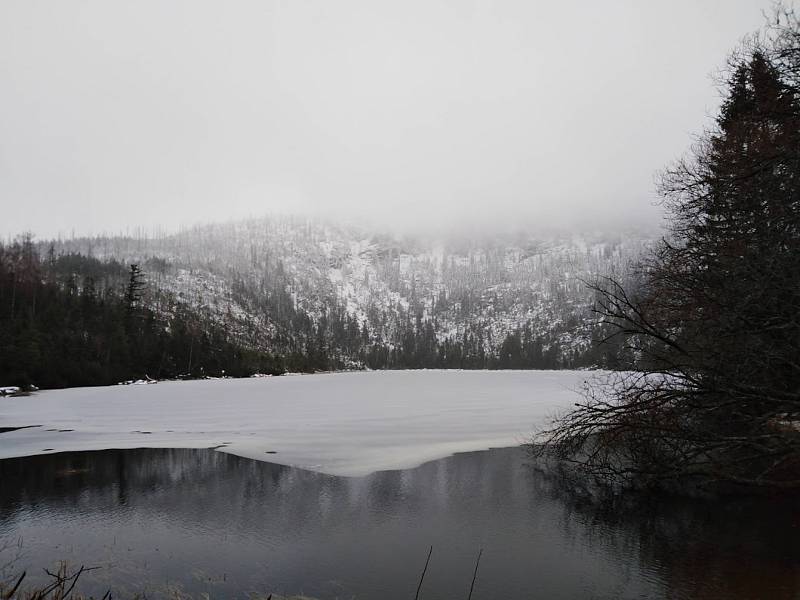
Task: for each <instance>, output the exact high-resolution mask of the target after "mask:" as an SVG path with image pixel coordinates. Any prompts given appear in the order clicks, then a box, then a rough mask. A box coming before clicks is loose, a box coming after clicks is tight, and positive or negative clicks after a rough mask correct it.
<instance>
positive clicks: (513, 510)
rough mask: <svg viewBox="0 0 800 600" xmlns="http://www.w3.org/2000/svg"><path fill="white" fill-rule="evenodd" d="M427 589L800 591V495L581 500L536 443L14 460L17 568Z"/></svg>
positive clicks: (392, 591) (191, 586)
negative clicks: (420, 454)
mask: <svg viewBox="0 0 800 600" xmlns="http://www.w3.org/2000/svg"><path fill="white" fill-rule="evenodd" d="M429 545H433V556H432V558H431V563H430V567H429V569H428V573H427V575H426V576H425V581H424V584H423V589H422V594H421V598H425V599H428V600H434V599H444V598H447V599H449V598H466V597H467V594H468V591H469V585H470V580H471V578H472V570H473V568H474V565H475V558H476V555H477V554H478V550H479V549H480V548H483V558H482V559H481V563H480V569H479V572H478V578H477V581H476V584H475V591H474V593H473V596H472V597H473V598H474V599H476V600H477V599H482V598H542V599H558V598H675V599H681V598H687V599H688V598H692V599H694V598H701V599H702V598H713V599H728V598H764V599H775V600H780V599H783V598H800V511H798V510H797V508H796V507H795V505H794V504H792V503H788V502H777V501H770V500H769V499H766V500H764V499H762V500H747V501H744V500H737V501H733V500H726V501H716V502H710V501H688V500H676V499H663V500H660V501H659V502H657V503H650V504H648V505H646V506H644V507H640V508H636V509H634V508H632V507H631V506H625V505H617V506H605V507H600V506H597V505H594V504H588V503H586V504H581V503H578V502H576V501H575V500H574V497H572V496H570V495H568V494H566V493H564V492H562V491H560V490H559V488H558V487H557V485H556V484H555V483H553V482H552V481H551V480H548V479H547V478H545V477H544V476H542V475H541V474H539V473H537V472H536V471H534V470H532V469H531V467H530V465H528V464H527V460H526V454H525V451H524V450H522V449H500V450H491V451H488V452H473V453H467V454H459V455H456V456H453V457H450V458H446V459H443V460H439V461H435V462H431V463H427V464H425V465H422V466H421V467H418V468H416V469H409V470H405V471H387V472H381V473H376V474H373V475H371V476H368V477H365V478H340V477H332V476H327V475H321V474H317V473H312V472H308V471H303V470H298V469H293V468H289V467H284V466H278V465H273V464H269V463H263V462H256V461H252V460H248V459H244V458H238V457H236V456H231V455H228V454H223V453H219V452H215V451H211V450H153V449H147V450H122V451H119V450H106V451H98V452H80V453H63V454H53V455H49V456H36V457H31V458H22V459H8V460H3V461H0V547H1V546H6V548H5V550H3V551H2V552H0V566H2V565H4V564H5V563H7V562H8V561H9V560H13V561H14V562H13V564H12V565H11V567H8V568H7V569H6V571H7V572H6V575H9V573H10V572H17V573H18V572H20V571H21V570H23V569H27V570H28V572H29V574H30V575H31V576H35V577H43V576H42V575H38V574H39V573H41V572H42V571H41V569H42V567H44V566H48V567H49V566H51V565H53V564H54V563H55V562H56V561H58V560H60V559H67V560H69V561H70V563H71V564H75V565H80V564H85V565H87V566H89V565H91V566H100V567H102V568H101V569H98V570H95V571H92V572H90V573H87V574H86V575H84V576H83V577H82V579H81V583H82V587H81V589H82V591H84V592H92V593H98V592H99V593H102V592H103V591H105V590H106V589H107V588H110V589H112V590H113V591H114V592H115V595H116V596H117V597H119V596H120V595H125V594H134V593H137V592H138V593H142V592H144V593H146V595H147V597H148V598H155V597H159V596H162V595H168V594H171V593H172V594H174V593H175V591H176V590H178V591H182V592H186V593H191V594H193V595H195V596H199V595H200V594H202V593H208V594H209V595H210V597H212V598H233V597H242V598H245V597H248V594H249V593H254V592H257V593H261V594H267V593H270V592H273V593H278V594H287V595H289V594H301V593H302V594H305V595H307V596H311V597H315V598H325V599H327V598H378V599H381V600H391V599H394V598H404V599H410V598H413V597H414V592H415V590H416V586H417V583H418V580H419V575H420V572H421V570H422V567H423V564H424V562H425V556H426V554H427V551H428V546H429Z"/></svg>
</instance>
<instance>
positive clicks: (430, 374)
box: [0, 371, 592, 476]
mask: <svg viewBox="0 0 800 600" xmlns="http://www.w3.org/2000/svg"><path fill="white" fill-rule="evenodd" d="M590 377H592V373H590V372H585V371H489V372H487V371H381V372H358V373H333V374H320V375H308V376H300V377H271V378H252V379H227V380H211V381H209V380H206V381H186V382H162V383H160V384H159V385H141V386H138V385H130V386H112V387H97V388H73V389H68V390H53V391H45V392H39V393H37V394H34V395H31V396H27V397H15V398H0V427H22V426H29V425H39V427H32V428H28V429H20V430H17V431H11V432H7V433H3V434H0V458H10V457H16V456H30V455H34V454H42V453H45V452H61V451H75V450H100V449H107V448H142V447H147V448H203V447H215V446H221V447H220V448H219V450H222V451H225V452H230V453H232V454H237V455H240V456H245V457H249V458H254V459H259V460H265V461H269V462H276V463H280V464H286V465H293V466H297V467H302V468H306V469H311V470H316V471H320V472H324V473H329V474H333V475H346V476H360V475H366V474H368V473H371V472H373V471H378V470H386V469H400V468H410V467H414V466H416V465H419V464H421V463H423V462H426V461H428V460H434V459H437V458H442V457H445V456H448V455H450V454H452V453H454V452H463V451H471V450H482V449H487V448H491V447H503V446H513V445H517V444H520V443H523V442H525V441H527V440H529V439H530V437H531V435H532V433H533V431H534V430H535V429H536V428H537V427H540V426H542V425H544V424H545V423H546V421H547V418H548V417H550V416H552V415H553V414H555V413H556V412H558V411H560V410H563V409H565V408H568V407H570V406H571V405H572V404H573V403H574V402H575V401H577V400H578V395H577V391H578V390H579V389H580V388H581V386H582V383H583V382H584V381H585V380H586V379H588V378H590ZM66 430H68V431H66Z"/></svg>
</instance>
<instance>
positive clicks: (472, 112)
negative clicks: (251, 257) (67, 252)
mask: <svg viewBox="0 0 800 600" xmlns="http://www.w3.org/2000/svg"><path fill="white" fill-rule="evenodd" d="M770 6H771V2H770V1H769V0H763V1H762V0H703V1H699V0H680V1H673V2H663V1H662V2H641V1H640V0H627V1H626V0H617V1H609V2H590V1H582V2H570V3H567V2H556V1H554V0H551V1H548V2H544V1H534V0H504V1H497V2H487V1H483V0H472V1H466V0H459V1H443V0H403V1H402V2H399V1H398V2H391V3H390V2H375V1H374V0H340V1H338V2H327V1H292V2H288V1H280V0H273V1H262V0H258V1H256V0H252V1H251V0H238V1H234V2H224V3H223V2H208V1H205V0H186V1H177V0H176V1H172V2H161V1H157V0H143V1H139V2H119V1H116V0H114V1H110V0H83V1H77V0H76V1H73V2H58V1H56V0H49V1H48V0H37V1H33V0H4V1H3V2H2V3H0V89H1V90H2V93H0V209H1V214H2V219H0V235H2V236H9V235H13V234H15V233H18V232H20V231H22V230H31V231H33V232H34V233H36V234H37V235H39V236H55V235H58V234H62V235H69V234H71V233H76V234H86V233H100V232H119V231H124V230H126V229H127V230H130V229H131V228H135V227H144V228H147V229H153V228H160V229H165V230H170V229H172V228H176V227H178V226H183V225H190V224H193V223H196V222H201V221H213V220H227V219H231V218H238V217H245V216H248V215H261V214H263V213H265V212H284V213H312V214H321V215H325V216H333V217H341V218H347V219H360V220H362V221H367V222H376V223H378V224H381V225H383V226H388V225H391V226H393V227H401V228H414V227H426V228H437V227H441V226H444V225H447V226H451V225H453V224H468V225H471V226H477V225H486V226H488V225H491V224H494V225H497V226H504V225H505V226H507V225H508V224H511V223H513V224H515V225H520V224H524V223H529V222H530V223H552V224H570V223H594V222H601V221H602V222H613V221H617V220H624V221H630V220H641V221H647V220H655V219H656V218H657V214H658V209H657V208H656V207H654V202H655V200H656V197H655V193H654V189H655V186H654V176H655V173H656V172H657V171H658V170H659V169H661V168H663V167H664V166H665V165H666V164H668V163H669V162H670V161H671V160H673V159H675V158H677V157H678V156H680V155H681V154H682V153H683V152H684V151H685V150H686V149H687V148H688V146H689V144H690V143H691V139H692V137H691V136H692V133H693V132H698V131H700V130H701V129H702V128H703V127H704V126H706V125H708V123H709V118H710V115H712V114H713V112H714V110H715V109H716V107H717V106H718V103H719V98H718V92H717V91H716V90H715V89H714V87H713V82H712V79H711V75H712V74H713V73H714V72H715V70H716V69H717V68H718V67H719V66H720V65H722V64H723V62H724V60H725V58H726V55H727V53H728V52H729V51H730V50H731V49H732V48H733V47H734V46H735V45H736V43H737V42H738V40H739V39H741V38H742V36H744V35H746V34H747V33H749V32H752V31H754V30H756V29H757V28H758V27H760V26H761V25H762V24H763V22H764V18H763V14H762V13H763V12H764V11H765V10H766V11H768V10H769V8H770Z"/></svg>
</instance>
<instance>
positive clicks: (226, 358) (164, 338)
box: [0, 237, 285, 388]
mask: <svg viewBox="0 0 800 600" xmlns="http://www.w3.org/2000/svg"><path fill="white" fill-rule="evenodd" d="M146 287H147V282H146V278H145V274H144V273H143V272H142V271H141V269H140V268H139V267H138V265H131V266H127V267H126V266H125V265H122V264H120V263H119V262H117V261H114V260H110V261H106V262H103V261H100V260H97V259H95V258H90V257H86V256H81V255H78V254H61V255H56V254H55V253H54V252H53V251H52V250H51V251H50V252H49V253H48V254H47V255H46V257H45V258H44V259H42V257H40V256H39V253H38V251H37V248H36V246H35V245H34V244H33V243H32V241H31V239H30V237H23V238H21V239H20V240H18V241H17V242H15V243H13V244H10V245H8V246H0V306H2V312H1V313H0V339H2V344H0V381H2V382H3V384H4V385H12V384H13V385H18V386H29V385H35V386H37V387H42V388H56V387H69V386H80V385H108V384H113V383H118V382H121V381H126V380H131V379H139V378H148V377H149V378H154V379H159V378H175V377H201V376H204V375H223V374H228V375H232V376H245V375H251V374H253V373H256V372H260V373H282V372H283V371H284V369H285V363H284V362H283V360H282V359H281V358H278V357H274V356H272V355H270V354H269V353H266V352H261V351H257V350H253V349H246V348H244V347H242V346H241V345H238V344H236V343H234V342H232V341H231V340H230V339H229V337H228V335H227V333H226V332H225V330H224V329H223V328H221V327H219V326H218V325H217V324H215V323H212V322H209V321H208V320H205V319H202V318H200V317H199V316H198V315H197V314H195V313H194V312H193V311H192V310H190V309H187V308H186V307H185V306H183V305H182V304H180V303H177V302H174V301H173V300H171V299H162V301H163V302H164V303H165V307H164V310H160V311H156V310H154V308H153V307H152V306H150V305H148V304H147V303H145V302H144V300H143V298H144V295H145V292H146Z"/></svg>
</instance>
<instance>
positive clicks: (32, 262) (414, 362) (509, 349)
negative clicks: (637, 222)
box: [0, 220, 642, 387]
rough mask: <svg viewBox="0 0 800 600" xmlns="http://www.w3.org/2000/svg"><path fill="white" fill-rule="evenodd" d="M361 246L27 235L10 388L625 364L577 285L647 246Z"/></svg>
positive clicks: (279, 225) (8, 351)
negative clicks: (36, 237)
mask: <svg viewBox="0 0 800 600" xmlns="http://www.w3.org/2000/svg"><path fill="white" fill-rule="evenodd" d="M364 236H365V234H364V232H353V231H350V230H346V229H337V228H335V227H330V226H329V225H322V224H320V223H316V222H307V221H292V220H261V221H250V222H244V223H241V224H239V225H237V226H235V227H233V228H231V227H229V226H210V227H204V228H198V229H194V230H190V231H189V232H184V233H181V234H177V235H174V236H170V237H167V238H166V239H161V240H158V239H146V238H145V239H142V238H139V239H135V238H126V237H122V236H120V237H112V238H83V239H74V240H63V241H53V242H48V241H42V242H36V241H35V240H34V239H32V237H31V236H30V235H23V236H20V237H18V238H17V239H16V240H15V241H13V242H11V243H9V244H6V245H4V246H0V333H1V334H2V336H3V339H4V340H5V343H4V344H3V347H2V350H0V352H2V355H0V383H2V385H12V384H13V385H36V386H39V387H64V386H74V385H93V384H110V383H117V382H119V381H126V380H131V379H140V378H146V377H150V378H153V379H163V378H175V377H203V376H214V377H218V376H223V375H227V376H248V375H252V374H255V373H272V374H277V373H283V372H287V371H289V372H314V371H327V370H340V369H364V368H367V369H387V368H388V369H393V368H409V369H416V368H445V369H451V368H458V369H559V368H580V367H596V366H605V367H613V366H614V365H615V364H616V363H617V362H618V357H617V354H618V353H619V352H620V351H621V349H620V347H618V346H617V347H613V346H611V345H607V346H603V347H600V346H598V345H596V344H595V343H594V342H595V341H596V340H597V339H599V338H600V337H604V336H605V333H604V329H603V326H602V325H600V324H598V323H596V322H593V321H592V315H591V311H590V308H591V302H592V296H591V294H590V293H589V292H588V291H587V289H586V288H585V286H584V284H583V283H582V281H581V280H580V279H578V278H577V277H576V276H575V275H574V273H577V274H578V275H582V276H587V277H588V276H589V275H591V274H596V273H598V272H606V270H607V269H612V270H613V269H614V268H616V269H617V270H618V271H621V270H623V267H624V265H625V264H627V261H628V260H630V258H631V257H632V256H636V255H638V253H639V252H640V251H641V248H642V246H641V244H639V245H637V244H634V245H632V246H630V245H628V246H625V245H620V244H621V243H620V242H612V243H606V242H605V241H604V240H605V239H607V238H606V237H603V238H601V241H598V242H592V245H588V246H587V245H586V243H585V242H583V241H582V240H581V241H579V243H576V242H568V243H564V242H563V241H560V240H559V239H556V240H555V241H552V240H550V241H548V240H547V238H539V241H538V242H535V241H530V239H535V238H526V240H525V241H524V243H516V244H515V243H514V241H513V240H511V241H509V240H499V241H493V242H491V243H485V244H483V245H478V246H474V245H473V246H471V247H451V248H449V249H447V250H436V249H434V250H432V249H431V248H432V246H430V245H428V246H425V243H424V242H420V241H418V240H416V241H415V240H412V241H408V240H403V239H398V238H390V237H379V236H377V237H376V236H373V237H372V238H365V237H364ZM610 239H612V240H613V239H615V238H614V236H611V238H610ZM617 239H618V238H617ZM503 244H505V245H503ZM576 244H577V245H576ZM437 252H438V254H437ZM614 265H618V266H616V267H615V266H614ZM359 269H360V270H359ZM570 272H572V273H573V275H572V277H570ZM595 321H596V319H595Z"/></svg>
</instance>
